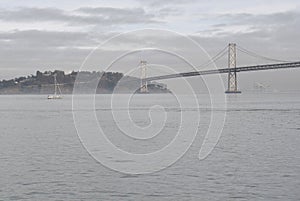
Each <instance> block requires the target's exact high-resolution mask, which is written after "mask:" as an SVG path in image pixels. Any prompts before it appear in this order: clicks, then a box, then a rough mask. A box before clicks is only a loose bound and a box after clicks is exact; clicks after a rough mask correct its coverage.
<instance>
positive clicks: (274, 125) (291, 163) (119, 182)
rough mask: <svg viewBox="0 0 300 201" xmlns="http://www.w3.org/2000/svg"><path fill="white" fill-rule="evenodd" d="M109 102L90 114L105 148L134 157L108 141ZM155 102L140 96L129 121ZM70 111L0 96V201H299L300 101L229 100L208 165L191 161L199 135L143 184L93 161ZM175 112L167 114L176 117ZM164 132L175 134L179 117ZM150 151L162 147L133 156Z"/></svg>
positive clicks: (61, 105) (67, 103) (205, 113)
mask: <svg viewBox="0 0 300 201" xmlns="http://www.w3.org/2000/svg"><path fill="white" fill-rule="evenodd" d="M107 98H108V97H107V95H99V96H97V99H96V100H97V104H96V111H97V112H96V113H97V115H98V118H99V121H103V122H105V121H106V128H105V129H106V131H107V132H108V133H110V136H111V140H112V141H113V142H115V143H116V144H119V146H120V147H123V148H127V149H129V150H131V151H132V150H133V151H134V149H135V148H139V149H141V147H139V146H138V145H137V146H136V147H135V145H132V144H130V145H129V144H128V146H127V144H125V145H124V144H123V145H122V143H121V142H124V141H123V140H120V138H118V136H117V135H115V127H114V126H113V124H110V120H109V119H108V117H107V116H106V115H105V114H106V112H109V109H107V107H108V106H107V105H102V102H101V99H103V100H105V99H107ZM198 98H199V101H200V102H201V100H205V98H206V96H205V95H199V97H198ZM83 99H84V97H83ZM158 100H161V101H162V102H163V103H170V101H168V97H167V96H165V95H153V96H152V95H150V96H149V95H144V96H143V95H141V96H139V99H138V100H137V102H136V104H137V105H138V107H134V106H133V109H134V110H135V111H137V112H136V113H135V115H134V117H133V120H134V121H135V122H136V123H137V124H147V123H149V122H148V119H147V118H145V115H143V114H142V113H141V114H139V112H142V111H144V109H145V108H147V107H148V106H149V105H151V103H152V102H153V101H156V102H157V101H158ZM71 102H72V97H71V96H65V97H64V99H62V100H47V99H46V97H45V96H29V95H28V96H0V114H1V115H0V122H1V124H0V130H1V132H0V173H1V176H0V200H300V191H299V189H300V123H299V122H300V94H280V93H278V94H241V95H238V96H234V95H233V96H228V108H227V118H226V122H225V126H224V130H223V133H222V136H221V138H220V141H219V143H218V145H217V147H216V148H215V149H214V151H213V152H212V153H211V154H210V156H209V157H208V158H207V159H205V160H203V161H199V160H198V153H199V149H200V146H201V142H202V139H201V137H203V135H202V134H201V132H202V131H201V129H200V131H199V135H198V136H197V137H196V139H195V141H194V143H193V145H192V147H191V148H190V149H189V151H188V152H187V153H186V154H185V155H184V156H183V157H182V158H181V159H180V160H179V161H177V162H176V163H175V164H174V165H172V166H170V167H168V168H167V169H164V170H162V171H159V172H155V173H152V174H147V175H126V174H123V173H119V172H116V171H113V170H110V169H108V168H106V167H104V166H102V165H101V164H100V163H98V162H97V161H95V160H94V159H93V158H92V157H91V156H90V155H89V154H88V152H87V151H86V150H85V149H84V147H83V146H82V145H81V143H80V141H79V138H78V136H77V133H76V129H75V126H74V122H73V116H72V103H71ZM158 102H159V101H158ZM175 106H176V105H173V110H171V112H173V114H177V113H179V112H180V110H174V107H175ZM200 110H201V115H202V122H201V124H202V125H203V127H205V125H207V122H206V121H207V119H209V118H208V117H209V110H207V109H206V105H205V104H204V105H203V107H202V108H200ZM146 111H147V110H146ZM183 112H185V111H184V109H183ZM106 117H107V118H106ZM171 117H172V116H171ZM168 125H169V126H170V127H174V128H176V126H177V125H178V124H177V119H176V115H175V116H174V118H173V119H172V118H171V120H170V122H168ZM203 132H205V129H203ZM168 134H169V135H168ZM171 137H172V133H167V134H166V137H165V138H164V137H162V138H161V140H160V141H159V142H161V143H162V144H164V140H166V141H167V140H170V139H171ZM153 143H154V142H153ZM156 146H158V148H159V147H161V146H163V145H160V144H159V143H158V144H157V143H156V144H152V145H151V144H150V145H149V146H148V147H147V148H146V149H145V150H140V151H141V152H142V151H145V152H147V151H153V150H152V149H154V148H153V147H155V148H156ZM142 147H144V146H142Z"/></svg>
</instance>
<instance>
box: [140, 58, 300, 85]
mask: <svg viewBox="0 0 300 201" xmlns="http://www.w3.org/2000/svg"><path fill="white" fill-rule="evenodd" d="M285 68H300V61H299V62H290V63H277V64H266V65H256V66H246V67H237V68H222V69H214V70H203V71H193V72H186V73H176V74H169V75H161V76H154V77H148V78H146V79H145V81H154V80H165V79H172V78H177V77H192V76H199V75H211V74H223V73H229V72H234V71H236V72H249V71H261V70H271V69H285Z"/></svg>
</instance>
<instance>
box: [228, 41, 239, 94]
mask: <svg viewBox="0 0 300 201" xmlns="http://www.w3.org/2000/svg"><path fill="white" fill-rule="evenodd" d="M228 68H230V69H232V68H234V69H235V68H236V44H235V43H229V45H228ZM227 87H228V88H227V91H225V93H227V94H239V93H241V91H239V90H238V87H237V73H236V70H233V71H229V73H228V86H227Z"/></svg>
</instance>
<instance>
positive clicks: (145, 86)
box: [140, 61, 149, 93]
mask: <svg viewBox="0 0 300 201" xmlns="http://www.w3.org/2000/svg"><path fill="white" fill-rule="evenodd" d="M140 65H141V87H140V93H149V91H148V83H147V81H145V79H146V78H147V69H146V65H147V62H146V61H141V63H140Z"/></svg>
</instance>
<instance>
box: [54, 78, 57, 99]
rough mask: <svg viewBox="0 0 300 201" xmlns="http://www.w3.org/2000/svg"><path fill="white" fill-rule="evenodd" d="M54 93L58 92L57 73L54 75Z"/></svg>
mask: <svg viewBox="0 0 300 201" xmlns="http://www.w3.org/2000/svg"><path fill="white" fill-rule="evenodd" d="M54 86H55V87H54V95H56V93H57V81H56V75H54Z"/></svg>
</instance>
